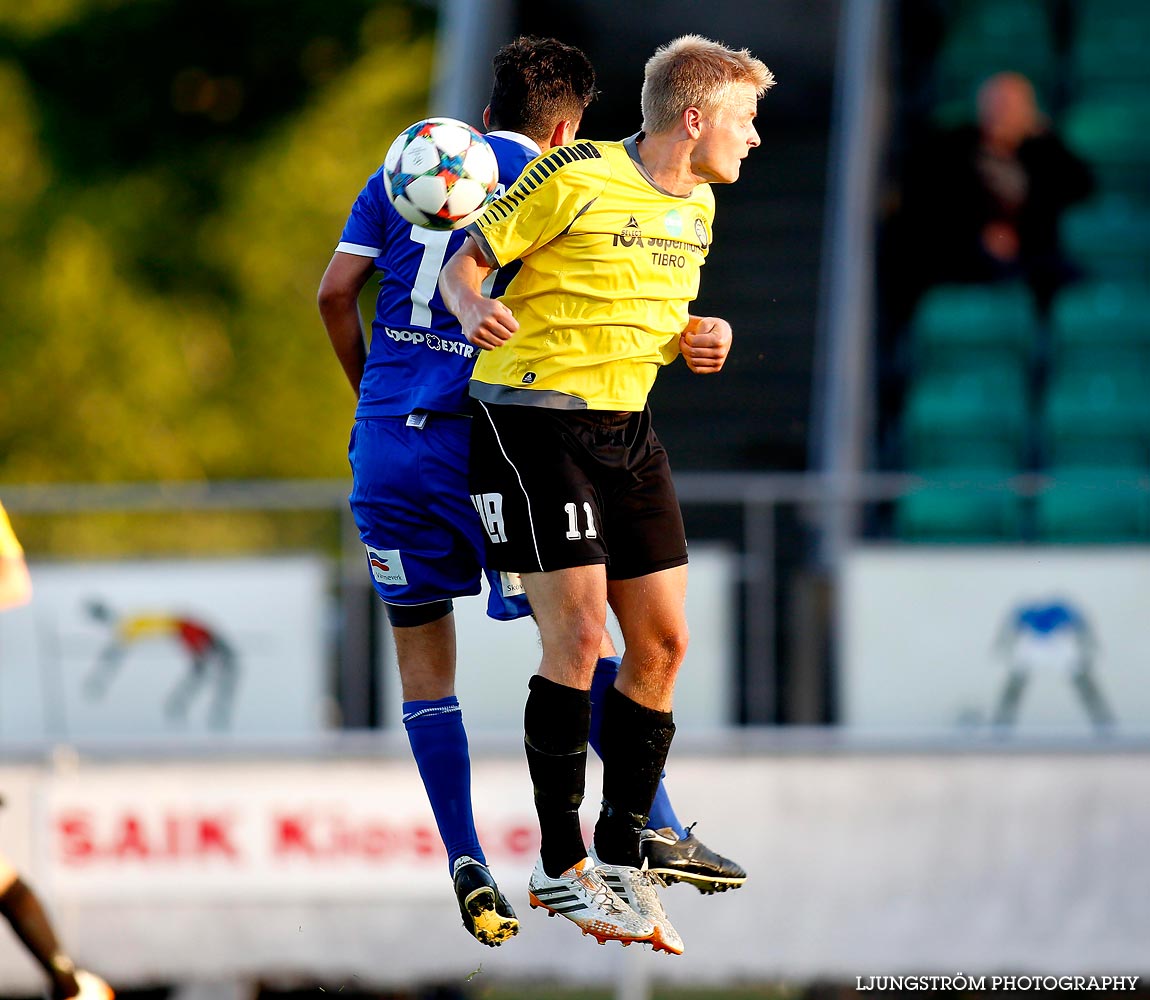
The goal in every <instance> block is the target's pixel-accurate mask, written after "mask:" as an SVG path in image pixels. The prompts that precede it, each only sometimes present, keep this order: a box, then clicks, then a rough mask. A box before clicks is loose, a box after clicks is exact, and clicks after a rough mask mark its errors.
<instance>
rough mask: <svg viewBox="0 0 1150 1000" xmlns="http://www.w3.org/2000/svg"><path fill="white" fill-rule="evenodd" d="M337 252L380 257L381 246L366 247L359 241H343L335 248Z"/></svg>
mask: <svg viewBox="0 0 1150 1000" xmlns="http://www.w3.org/2000/svg"><path fill="white" fill-rule="evenodd" d="M335 250H336V253H352V254H355V255H356V256H357V257H378V256H379V255H380V252H381V251H380V249H379V247H365V246H362V245H360V244H359V243H341V244H340V245H339V246H337V247H336V248H335Z"/></svg>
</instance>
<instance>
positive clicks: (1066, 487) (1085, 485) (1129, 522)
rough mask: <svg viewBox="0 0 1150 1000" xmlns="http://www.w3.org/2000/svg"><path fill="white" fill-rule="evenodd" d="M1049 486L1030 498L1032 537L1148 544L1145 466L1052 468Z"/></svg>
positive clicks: (1149, 514)
mask: <svg viewBox="0 0 1150 1000" xmlns="http://www.w3.org/2000/svg"><path fill="white" fill-rule="evenodd" d="M1050 472H1051V476H1052V477H1053V480H1054V481H1053V483H1052V485H1051V486H1049V487H1048V488H1047V489H1045V490H1044V491H1043V492H1041V493H1040V494H1039V495H1038V496H1037V497H1036V498H1035V507H1034V519H1035V520H1034V523H1035V532H1036V534H1037V536H1038V538H1040V539H1041V540H1043V541H1047V542H1066V543H1111V542H1137V541H1145V540H1147V538H1150V492H1147V491H1146V490H1145V489H1143V488H1142V487H1141V486H1140V482H1144V481H1147V472H1148V470H1147V468H1146V467H1145V466H1115V467H1111V468H1102V467H1099V468H1092V469H1084V468H1077V467H1055V468H1053V469H1051V470H1050Z"/></svg>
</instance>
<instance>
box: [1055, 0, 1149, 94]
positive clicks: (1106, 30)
mask: <svg viewBox="0 0 1150 1000" xmlns="http://www.w3.org/2000/svg"><path fill="white" fill-rule="evenodd" d="M1148 51H1150V6H1147V4H1146V3H1145V0H1087V2H1080V3H1079V4H1078V5H1077V8H1076V17H1075V24H1074V32H1073V37H1072V39H1071V43H1070V76H1071V80H1072V82H1073V86H1074V89H1075V92H1076V93H1077V94H1078V96H1080V97H1089V98H1095V97H1106V96H1114V95H1118V94H1124V93H1129V92H1130V91H1131V90H1133V89H1136V88H1137V87H1140V86H1141V87H1144V86H1146V85H1147V84H1148V83H1150V61H1147V59H1146V53H1147V52H1148Z"/></svg>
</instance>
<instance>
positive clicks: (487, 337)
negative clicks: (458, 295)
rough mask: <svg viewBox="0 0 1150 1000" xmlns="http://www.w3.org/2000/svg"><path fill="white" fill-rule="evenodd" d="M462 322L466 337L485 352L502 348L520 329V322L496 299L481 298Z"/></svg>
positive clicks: (469, 309) (470, 308)
mask: <svg viewBox="0 0 1150 1000" xmlns="http://www.w3.org/2000/svg"><path fill="white" fill-rule="evenodd" d="M460 320H461V325H462V326H463V333H464V336H466V337H467V339H468V340H469V341H470V342H471V343H472V344H474V345H475V346H476V347H478V348H480V349H481V350H484V351H491V350H494V349H495V348H496V347H501V346H502V345H503V344H505V343H506V342H507V341H508V340H510V339H511V337H512V335H513V334H514V333H515V331H516V330H518V329H519V321H518V320H517V319H516V318H515V316H514V315H513V314H512V312H511V310H510V309H508V308H507V306H505V305H504V304H503V303H502V302H499V301H498V300H496V299H488V298H480V299H479V300H478V301H476V302H474V303H472V304H471V305H470V306H469V307H468V309H467V312H466V315H464V316H461V317H460Z"/></svg>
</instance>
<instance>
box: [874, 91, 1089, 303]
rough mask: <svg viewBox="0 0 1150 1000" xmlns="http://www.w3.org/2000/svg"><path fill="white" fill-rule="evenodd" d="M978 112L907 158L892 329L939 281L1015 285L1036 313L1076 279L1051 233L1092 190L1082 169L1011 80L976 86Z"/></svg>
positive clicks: (892, 249)
mask: <svg viewBox="0 0 1150 1000" xmlns="http://www.w3.org/2000/svg"><path fill="white" fill-rule="evenodd" d="M977 112H978V115H977V119H978V120H977V122H975V123H972V124H969V125H963V126H959V127H957V128H952V129H947V130H945V131H941V132H936V133H934V134H933V135H931V136H930V137H929V138H928V139H927V140H926V141H925V142H923V143H922V144H921V145H920V147H919V148H918V149H912V150H911V153H910V155H909V157H908V160H907V165H906V170H905V174H904V177H905V181H904V184H903V192H902V203H901V206H900V208H899V211H898V215H897V217H896V219H895V220H894V223H893V229H892V232H891V234H890V239H891V243H890V244H889V253H890V256H889V258H888V262H887V263H888V268H887V279H888V281H889V282H890V285H889V287H888V292H889V295H890V299H889V301H890V306H891V308H892V310H894V311H895V314H896V315H895V318H896V319H897V320H899V321H905V320H906V319H908V318H909V316H910V314H911V312H912V311H913V309H914V305H915V303H916V302H917V300H918V298H919V296H920V295H921V294H922V292H923V291H925V289H927V288H928V287H930V286H931V285H934V284H939V283H942V282H991V281H1001V280H1017V279H1021V280H1024V281H1025V282H1026V283H1027V284H1028V285H1029V286H1030V288H1031V290H1032V291H1033V293H1034V297H1035V302H1036V304H1037V306H1038V308H1039V311H1040V312H1042V313H1045V312H1046V311H1047V310H1048V309H1049V306H1050V303H1051V300H1052V299H1053V297H1054V295H1055V293H1056V292H1057V291H1058V289H1059V288H1061V287H1062V286H1063V285H1065V284H1067V283H1068V282H1070V281H1073V280H1074V279H1075V278H1076V277H1078V269H1077V267H1076V266H1075V265H1074V263H1073V262H1072V261H1070V260H1069V259H1067V257H1066V256H1065V255H1064V254H1063V253H1062V250H1061V248H1060V246H1059V236H1058V226H1059V219H1060V217H1061V215H1062V212H1063V211H1064V210H1065V209H1066V208H1067V207H1068V206H1069V205H1072V204H1073V203H1074V202H1076V201H1079V200H1081V199H1083V198H1085V197H1086V196H1087V195H1088V194H1089V193H1090V192H1091V191H1092V189H1093V186H1094V180H1093V177H1092V175H1091V172H1090V169H1089V167H1088V166H1087V165H1086V164H1085V163H1084V162H1083V161H1082V160H1080V159H1079V158H1078V157H1077V156H1075V155H1074V154H1073V153H1072V152H1071V151H1070V150H1069V149H1067V148H1066V146H1065V145H1064V144H1063V142H1062V140H1061V139H1059V137H1058V136H1057V135H1056V134H1055V133H1054V132H1053V131H1052V130H1051V128H1050V124H1049V122H1048V121H1047V119H1046V118H1045V116H1044V115H1043V114H1042V113H1041V112H1040V111H1039V109H1038V104H1037V101H1036V100H1035V96H1034V88H1033V86H1031V84H1030V81H1029V80H1028V79H1027V78H1026V77H1025V76H1022V75H1021V74H1019V73H1012V72H1004V73H996V74H995V75H994V76H991V77H989V78H988V79H987V80H985V81H984V82H983V84H982V85H981V87H979V90H978V96H977Z"/></svg>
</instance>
